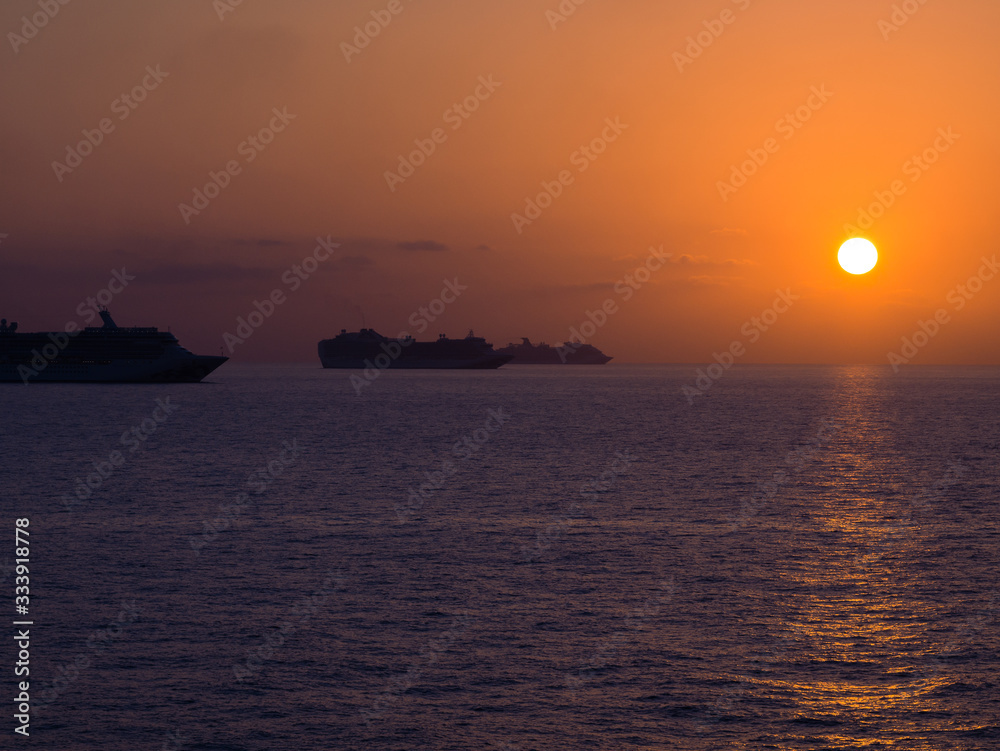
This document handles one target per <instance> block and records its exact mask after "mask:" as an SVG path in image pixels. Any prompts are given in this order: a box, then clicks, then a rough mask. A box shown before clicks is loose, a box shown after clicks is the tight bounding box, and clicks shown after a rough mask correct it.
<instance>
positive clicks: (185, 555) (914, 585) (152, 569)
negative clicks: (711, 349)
mask: <svg viewBox="0 0 1000 751" xmlns="http://www.w3.org/2000/svg"><path fill="white" fill-rule="evenodd" d="M350 375H351V373H350V372H349V371H323V370H321V369H318V368H315V367H312V366H282V367H263V366H256V367H252V366H239V365H234V364H228V365H226V366H224V367H223V368H222V369H220V370H219V371H217V372H216V373H215V374H213V376H212V377H211V382H210V383H204V384H200V385H177V386H77V385H62V386H60V385H49V386H44V385H42V386H31V387H27V388H24V387H20V386H18V385H6V384H5V385H0V408H2V414H3V418H2V419H3V428H2V434H0V449H2V462H0V487H2V491H0V492H2V509H3V519H4V520H6V523H7V524H8V526H13V524H12V523H13V520H14V518H15V517H29V518H30V520H31V526H30V530H31V551H32V554H31V557H32V567H31V596H32V602H31V608H32V612H31V617H32V618H33V621H34V624H35V625H34V626H33V627H32V631H31V633H32V637H33V638H32V643H31V694H32V701H33V703H34V705H35V710H36V713H35V716H34V717H33V721H32V726H31V740H30V744H31V745H32V746H33V747H37V748H44V749H60V750H62V749H107V750H109V751H118V750H124V749H128V750H129V751H134V750H135V749H177V748H186V749H192V750H194V749H204V750H216V749H218V750H224V749H227V750H229V749H231V750H238V749H239V750H242V749H254V750H255V751H256V750H257V749H393V750H395V749H399V750H402V749H489V748H496V749H518V750H519V751H527V750H528V749H588V748H592V749H622V748H628V749H934V750H935V751H936V750H938V749H962V750H963V751H964V750H966V749H996V748H1000V691H998V682H1000V677H998V676H1000V662H998V649H1000V640H998V632H1000V618H998V614H1000V594H998V588H997V576H998V570H1000V568H998V563H1000V555H998V539H1000V538H998V492H997V489H998V470H997V456H998V441H1000V424H998V420H1000V409H998V400H997V397H998V386H1000V370H997V369H946V368H914V369H912V370H909V371H907V372H906V373H904V374H900V375H894V374H893V373H892V371H891V370H890V369H887V368H877V367H842V368H836V367H828V368H819V367H815V368H813V367H801V368H782V367H743V368H739V367H738V368H735V369H733V370H732V371H731V372H729V373H726V374H725V375H724V376H723V377H722V378H721V379H720V380H719V381H718V382H717V383H715V384H714V385H712V386H711V388H710V389H709V390H708V391H707V392H706V393H705V394H704V395H703V396H700V397H698V398H696V399H694V400H693V404H689V403H688V399H687V398H685V397H684V395H683V394H682V393H681V388H682V386H684V385H691V384H693V383H694V379H695V374H694V372H693V369H692V368H690V367H652V366H650V367H640V366H635V367H632V366H616V365H609V366H606V367H603V368H601V367H580V368H572V367H565V368H559V367H547V366H540V367H522V368H513V367H507V368H504V369H501V370H499V371H495V372H489V373H458V372H399V373H396V372H388V373H384V374H383V375H381V377H379V378H378V379H377V380H375V381H374V382H372V383H370V384H369V385H367V386H365V387H364V388H363V390H362V393H361V395H357V394H355V389H354V388H353V387H352V385H351V382H350V380H349V377H350ZM157 400H159V404H158V402H157ZM158 420H159V421H158ZM133 428H135V432H134V433H133V432H132V430H133ZM116 451H117V452H120V454H115V453H114V452H116ZM101 472H103V476H102V474H101ZM88 481H89V482H90V485H91V486H92V487H87V482H88ZM81 496H82V497H81ZM13 554H14V551H13V541H12V540H11V541H10V544H8V545H6V546H5V549H3V550H0V560H2V561H3V566H4V567H3V572H2V580H3V582H4V587H3V589H4V591H6V592H8V593H9V592H10V590H11V587H13V585H14V582H13V573H12V572H11V570H10V568H11V564H12V562H13ZM3 653H4V654H5V655H7V656H8V657H7V658H4V659H5V661H8V658H10V659H9V662H13V651H12V648H10V647H8V648H5V649H4V652H3ZM3 673H4V675H7V676H10V667H9V665H8V666H5V667H4V668H3ZM3 686H4V688H3V692H4V694H5V695H6V694H7V693H8V692H10V691H11V690H12V689H13V682H12V680H10V679H9V678H8V679H5V681H4V684H3ZM10 706H11V705H10V704H9V703H8V710H9V709H10ZM4 714H5V716H6V717H7V718H8V719H7V720H5V726H9V725H10V724H11V723H12V720H11V719H10V714H11V713H10V711H8V712H5V713H4ZM3 732H4V734H5V735H7V736H8V737H10V735H11V728H10V727H5V728H4V730H3ZM14 737H17V736H14ZM23 745H25V746H26V747H27V744H23Z"/></svg>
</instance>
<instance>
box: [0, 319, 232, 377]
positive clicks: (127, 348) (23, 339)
mask: <svg viewBox="0 0 1000 751" xmlns="http://www.w3.org/2000/svg"><path fill="white" fill-rule="evenodd" d="M99 312H100V316H101V321H102V322H103V325H102V326H87V327H86V328H84V329H79V328H77V329H72V330H67V331H42V332H38V333H33V334H32V333H18V331H17V324H16V323H12V324H10V325H8V324H7V319H6V318H4V319H3V320H2V321H0V381H2V382H12V381H23V382H24V383H31V382H74V383H197V382H198V381H201V380H202V379H203V378H204V377H205V376H207V375H208V374H209V373H211V372H212V371H213V370H215V369H216V368H218V367H219V366H220V365H222V363H224V362H226V360H228V359H229V358H228V357H223V356H213V355H196V354H193V353H192V352H190V351H188V350H187V349H185V348H184V347H182V346H181V345H180V342H178V341H177V337H175V336H174V335H173V334H171V333H170V332H169V331H160V330H159V329H157V328H155V327H141V326H131V327H127V328H122V327H120V326H118V325H117V324H116V323H115V322H114V320H113V319H112V318H111V314H110V313H109V312H108V310H107V308H102V309H101V310H100V311H99Z"/></svg>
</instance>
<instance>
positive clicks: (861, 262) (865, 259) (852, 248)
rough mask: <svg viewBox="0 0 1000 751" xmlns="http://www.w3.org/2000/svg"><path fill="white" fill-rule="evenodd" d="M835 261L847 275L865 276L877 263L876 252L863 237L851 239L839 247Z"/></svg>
mask: <svg viewBox="0 0 1000 751" xmlns="http://www.w3.org/2000/svg"><path fill="white" fill-rule="evenodd" d="M837 260H838V261H840V266H841V268H843V269H844V271H846V272H847V273H848V274H867V273H868V272H869V271H871V270H872V269H873V268H875V264H876V263H878V250H876V248H875V246H874V245H872V244H871V243H870V242H869V241H868V240H865V239H864V238H863V237H852V238H851V239H850V240H848V241H847V242H846V243H844V244H843V245H841V246H840V252H839V253H838V254H837Z"/></svg>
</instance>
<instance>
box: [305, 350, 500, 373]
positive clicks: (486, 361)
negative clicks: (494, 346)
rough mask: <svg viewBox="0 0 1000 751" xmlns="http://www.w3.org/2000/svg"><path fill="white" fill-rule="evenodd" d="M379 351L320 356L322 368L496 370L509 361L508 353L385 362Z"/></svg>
mask: <svg viewBox="0 0 1000 751" xmlns="http://www.w3.org/2000/svg"><path fill="white" fill-rule="evenodd" d="M380 354H381V352H376V353H373V355H372V356H371V357H366V358H361V359H358V358H356V357H337V356H329V357H320V362H321V363H322V364H323V367H324V368H334V369H343V370H359V369H360V370H364V369H365V368H375V369H376V370H382V369H390V370H496V369H497V368H499V367H500V366H501V365H504V364H506V363H508V362H510V357H509V356H508V355H494V356H492V357H480V358H475V359H427V358H421V357H401V358H399V359H397V360H390V362H389V364H388V365H386V364H385V360H386V359H387V358H386V357H383V358H382V359H381V360H380V359H379V355H380Z"/></svg>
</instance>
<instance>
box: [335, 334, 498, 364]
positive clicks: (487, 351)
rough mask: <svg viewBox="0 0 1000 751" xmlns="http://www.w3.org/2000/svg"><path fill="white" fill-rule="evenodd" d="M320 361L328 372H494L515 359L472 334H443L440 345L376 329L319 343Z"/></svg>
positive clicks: (341, 335) (439, 340) (438, 339)
mask: <svg viewBox="0 0 1000 751" xmlns="http://www.w3.org/2000/svg"><path fill="white" fill-rule="evenodd" d="M319 359H320V362H321V363H323V367H324V368H354V369H358V368H374V369H378V370H382V369H384V368H434V369H465V370H493V369H496V368H499V367H500V366H501V365H503V364H505V363H507V362H510V360H511V355H506V354H501V353H499V352H497V351H496V350H495V349H493V345H492V344H490V343H489V342H487V341H486V340H485V339H484V338H482V337H481V336H476V335H475V334H473V333H472V332H471V331H470V332H469V335H468V336H467V337H465V338H464V339H449V338H448V337H446V336H445V335H444V334H441V335H440V336H439V337H438V338H437V340H436V341H433V342H418V341H416V340H415V339H414V338H413V337H411V336H406V337H404V338H402V339H392V338H389V337H386V336H382V335H381V334H380V333H378V332H377V331H375V330H374V329H361V331H355V332H350V333H348V331H347V329H341V331H340V334H339V335H338V336H335V337H334V338H333V339H324V340H323V341H321V342H320V343H319Z"/></svg>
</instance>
